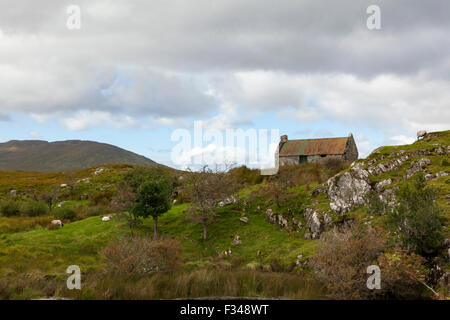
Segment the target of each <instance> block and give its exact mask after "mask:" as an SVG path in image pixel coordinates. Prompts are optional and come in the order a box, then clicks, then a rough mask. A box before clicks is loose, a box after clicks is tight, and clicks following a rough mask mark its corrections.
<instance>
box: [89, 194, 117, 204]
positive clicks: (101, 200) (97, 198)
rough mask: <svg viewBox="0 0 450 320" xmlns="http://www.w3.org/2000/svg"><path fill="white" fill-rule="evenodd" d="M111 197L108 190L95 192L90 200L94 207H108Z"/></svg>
mask: <svg viewBox="0 0 450 320" xmlns="http://www.w3.org/2000/svg"><path fill="white" fill-rule="evenodd" d="M112 197H113V192H112V191H110V190H106V191H97V192H95V193H93V194H92V196H91V197H90V200H91V201H92V203H93V204H94V205H96V206H97V205H105V206H106V205H108V204H109V203H110V202H111V199H112Z"/></svg>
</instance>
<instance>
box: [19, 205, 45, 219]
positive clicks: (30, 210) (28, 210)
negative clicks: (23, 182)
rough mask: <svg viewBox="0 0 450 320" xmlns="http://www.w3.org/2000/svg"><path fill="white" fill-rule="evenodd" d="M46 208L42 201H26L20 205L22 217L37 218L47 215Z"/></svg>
mask: <svg viewBox="0 0 450 320" xmlns="http://www.w3.org/2000/svg"><path fill="white" fill-rule="evenodd" d="M48 210H49V208H48V206H47V204H46V203H45V202H43V201H28V202H25V203H23V205H22V210H21V211H22V215H24V216H27V217H37V216H42V215H45V214H47V213H48Z"/></svg>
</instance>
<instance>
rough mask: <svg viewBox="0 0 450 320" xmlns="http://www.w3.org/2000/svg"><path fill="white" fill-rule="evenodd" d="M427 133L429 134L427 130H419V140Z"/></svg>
mask: <svg viewBox="0 0 450 320" xmlns="http://www.w3.org/2000/svg"><path fill="white" fill-rule="evenodd" d="M426 134H427V132H426V131H425V130H420V131H417V140H419V139H420V138H423V137H425V136H426Z"/></svg>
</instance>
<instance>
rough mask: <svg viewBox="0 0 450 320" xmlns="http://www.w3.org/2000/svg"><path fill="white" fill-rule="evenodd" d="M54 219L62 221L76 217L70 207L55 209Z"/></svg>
mask: <svg viewBox="0 0 450 320" xmlns="http://www.w3.org/2000/svg"><path fill="white" fill-rule="evenodd" d="M53 214H54V216H55V218H57V219H62V220H73V219H74V218H75V217H76V215H77V214H76V212H75V210H74V209H72V208H70V207H61V208H57V209H55V210H54V212H53Z"/></svg>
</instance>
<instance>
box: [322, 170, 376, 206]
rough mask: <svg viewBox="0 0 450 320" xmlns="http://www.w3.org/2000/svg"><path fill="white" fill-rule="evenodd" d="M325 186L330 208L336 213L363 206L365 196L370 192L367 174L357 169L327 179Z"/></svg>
mask: <svg viewBox="0 0 450 320" xmlns="http://www.w3.org/2000/svg"><path fill="white" fill-rule="evenodd" d="M327 184H328V198H329V200H330V207H331V209H333V211H335V212H336V213H344V212H346V211H348V210H349V209H351V208H353V207H356V206H359V205H362V204H364V202H365V196H366V194H367V193H369V192H370V191H371V187H370V181H369V172H368V171H366V170H364V169H359V168H352V169H350V170H349V171H347V172H344V173H342V174H338V175H336V176H334V177H332V178H330V179H328V181H327Z"/></svg>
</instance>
